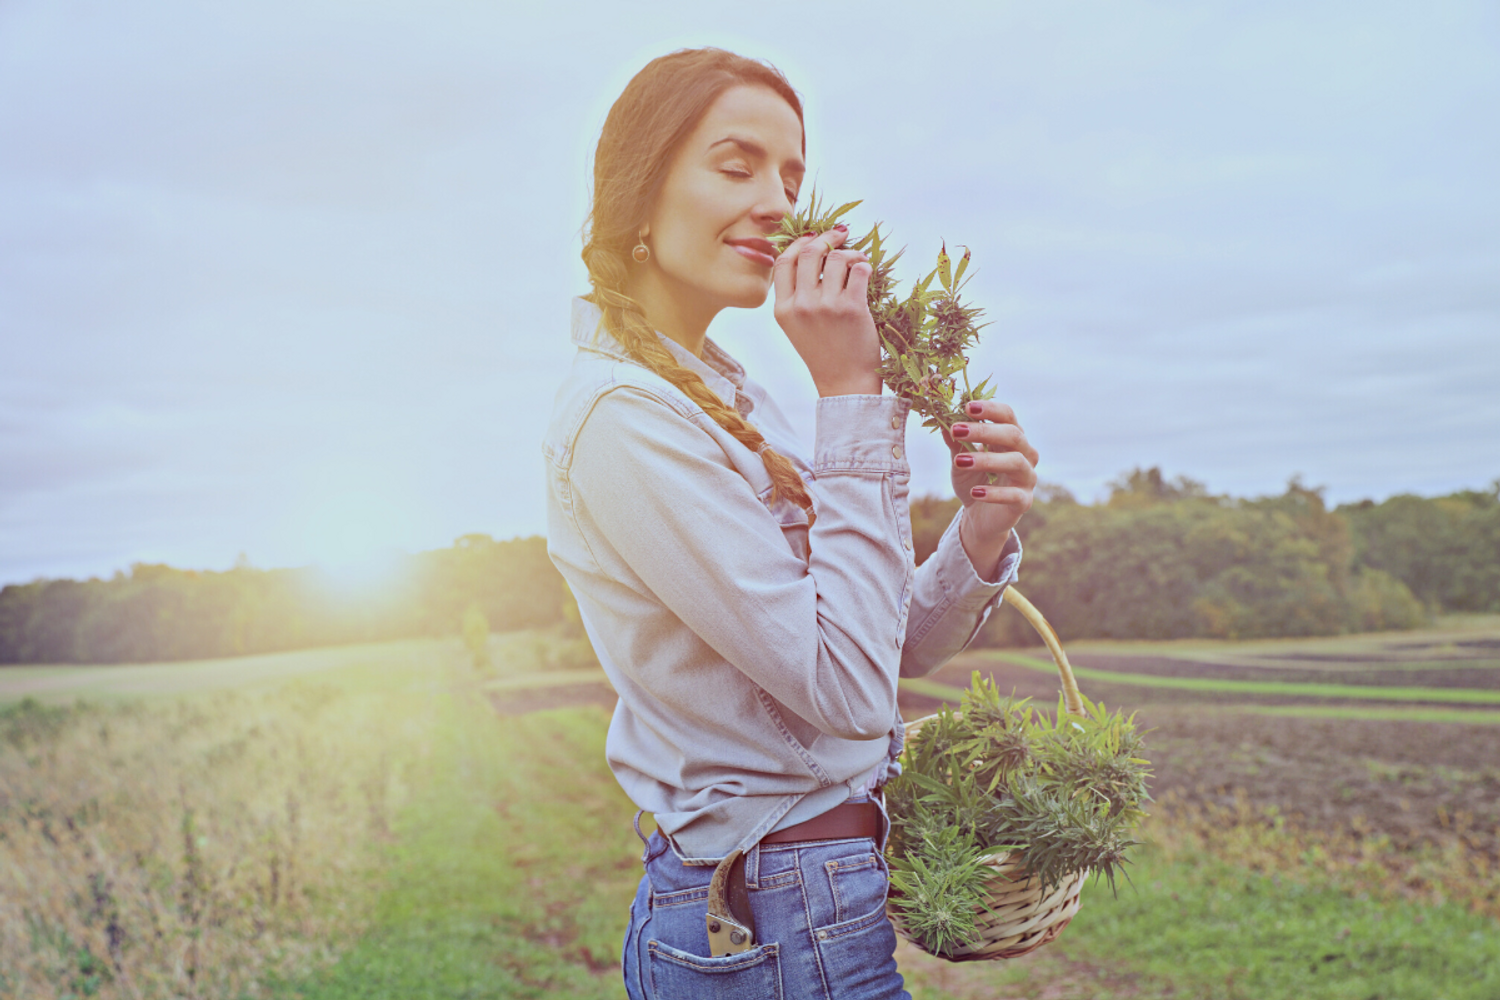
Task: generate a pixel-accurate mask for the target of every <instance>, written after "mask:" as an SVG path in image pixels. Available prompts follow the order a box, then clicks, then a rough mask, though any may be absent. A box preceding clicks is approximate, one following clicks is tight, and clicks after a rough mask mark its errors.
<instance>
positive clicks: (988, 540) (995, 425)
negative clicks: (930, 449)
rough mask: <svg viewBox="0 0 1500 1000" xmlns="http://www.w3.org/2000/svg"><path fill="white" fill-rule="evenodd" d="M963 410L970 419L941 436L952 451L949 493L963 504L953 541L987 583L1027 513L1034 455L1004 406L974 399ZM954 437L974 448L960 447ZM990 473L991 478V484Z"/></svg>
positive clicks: (1034, 452) (1032, 485)
mask: <svg viewBox="0 0 1500 1000" xmlns="http://www.w3.org/2000/svg"><path fill="white" fill-rule="evenodd" d="M968 411H969V417H970V419H969V420H967V421H965V422H963V423H958V424H954V425H953V432H952V435H951V436H950V435H949V434H948V433H947V432H944V433H943V441H944V442H945V443H946V444H947V445H948V449H949V451H951V452H952V453H953V492H954V493H955V494H957V495H958V498H959V500H961V501H962V502H963V505H964V513H963V521H962V522H960V524H959V539H960V541H962V542H963V547H964V551H965V552H967V553H968V555H969V560H970V561H971V562H972V563H973V564H974V567H975V570H976V571H977V572H979V574H980V575H981V576H982V577H984V578H985V579H989V578H990V577H991V575H992V573H990V572H988V570H993V569H994V568H995V565H996V564H997V563H998V562H999V559H1000V550H1001V549H1003V548H1004V547H1005V542H1006V540H1007V539H1008V538H1009V537H1010V530H1011V529H1012V528H1014V527H1015V526H1016V522H1018V521H1020V520H1021V515H1022V514H1025V513H1026V512H1027V511H1028V510H1030V509H1031V491H1032V490H1033V489H1034V488H1035V487H1036V465H1037V462H1038V461H1039V460H1040V457H1039V456H1038V455H1037V451H1036V449H1035V448H1033V447H1032V446H1031V443H1030V442H1029V441H1027V440H1026V432H1025V431H1023V430H1022V429H1021V425H1020V424H1018V423H1016V414H1015V411H1014V410H1012V409H1011V408H1010V407H1009V406H1006V405H1005V404H1004V403H997V402H995V401H994V400H992V399H986V400H975V401H973V402H971V403H969V405H968ZM955 438H957V439H958V441H966V442H968V443H970V444H973V445H977V446H978V450H975V451H968V450H964V449H961V448H960V446H959V444H958V442H957V441H955V440H954V439H955ZM992 472H993V473H996V474H997V476H996V481H995V482H994V483H993V484H992V483H990V481H989V474H990V473H992Z"/></svg>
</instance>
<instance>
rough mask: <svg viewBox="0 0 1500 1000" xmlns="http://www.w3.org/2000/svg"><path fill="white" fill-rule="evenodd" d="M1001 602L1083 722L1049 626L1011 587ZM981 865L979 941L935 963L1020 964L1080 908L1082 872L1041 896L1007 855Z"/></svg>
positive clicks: (912, 728) (891, 910)
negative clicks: (983, 891) (1033, 634)
mask: <svg viewBox="0 0 1500 1000" xmlns="http://www.w3.org/2000/svg"><path fill="white" fill-rule="evenodd" d="M1004 600H1005V601H1006V602H1007V603H1009V604H1011V605H1012V606H1014V607H1015V609H1016V610H1017V611H1019V612H1021V614H1022V615H1023V616H1024V617H1025V618H1026V620H1027V621H1028V622H1030V623H1031V627H1032V628H1034V629H1036V631H1037V633H1038V634H1039V635H1040V636H1041V637H1042V641H1043V642H1045V643H1046V644H1047V649H1048V650H1049V651H1050V652H1051V653H1052V659H1053V661H1054V662H1056V664H1057V673H1058V676H1059V677H1060V678H1061V680H1062V690H1063V703H1064V704H1065V705H1066V706H1067V710H1068V712H1069V714H1071V715H1078V716H1082V715H1083V714H1084V712H1083V702H1082V701H1081V700H1080V697H1079V692H1078V682H1077V681H1076V680H1074V679H1073V668H1072V667H1070V666H1069V665H1068V656H1067V654H1066V653H1064V652H1063V648H1062V643H1060V642H1059V641H1058V639H1057V633H1056V632H1054V631H1052V626H1050V625H1048V624H1047V620H1046V619H1045V618H1043V617H1042V614H1041V612H1040V611H1038V610H1037V609H1036V608H1035V607H1034V606H1033V605H1032V603H1031V602H1030V601H1028V600H1027V599H1026V598H1025V597H1022V596H1021V594H1020V592H1019V591H1017V590H1016V588H1015V587H1006V588H1005V592H1004ZM931 718H935V716H931V715H929V716H927V717H926V718H922V719H917V720H916V721H915V722H909V723H907V724H906V733H907V736H908V737H910V736H911V735H912V734H913V733H915V732H916V731H917V730H918V729H920V728H921V727H922V724H923V723H924V722H926V721H927V719H931ZM985 861H986V863H987V864H989V866H990V867H991V868H992V869H993V876H992V877H991V878H990V880H989V886H988V899H987V902H988V909H987V910H985V909H981V910H979V911H978V919H977V921H976V924H977V926H978V928H979V934H980V937H979V940H977V941H976V942H975V943H974V944H972V945H968V946H961V947H958V948H955V949H954V950H953V951H951V952H948V953H946V954H940V955H939V956H938V957H939V958H945V959H947V960H948V961H950V962H977V961H985V960H992V959H1001V958H1019V957H1020V956H1022V955H1025V954H1027V953H1028V952H1032V951H1035V950H1036V949H1038V948H1040V947H1041V946H1042V945H1044V944H1047V943H1048V942H1049V941H1054V940H1056V939H1057V936H1058V935H1059V934H1061V933H1062V932H1063V928H1065V927H1067V926H1068V922H1069V921H1070V920H1072V919H1073V915H1074V914H1076V913H1077V912H1078V907H1079V905H1080V904H1081V900H1080V898H1079V892H1080V890H1082V888H1083V880H1084V879H1085V878H1086V877H1087V876H1088V872H1087V871H1081V872H1075V873H1074V874H1072V875H1069V876H1068V877H1066V878H1064V879H1063V880H1062V882H1061V883H1060V884H1058V885H1053V886H1050V887H1049V888H1048V891H1047V892H1046V893H1043V892H1042V888H1041V883H1040V881H1039V880H1038V879H1034V878H1031V877H1030V876H1029V875H1027V873H1026V872H1025V871H1024V870H1023V869H1022V867H1021V864H1020V862H1019V860H1018V859H1016V857H1015V856H1014V855H1013V854H1012V853H1011V852H1009V851H1005V852H1001V853H999V854H992V855H990V856H989V857H988V858H986V859H985ZM891 892H892V896H894V895H895V890H894V889H892V890H891ZM886 912H887V913H888V914H889V915H890V918H891V923H892V924H894V925H895V927H896V930H897V932H898V933H900V934H901V936H902V937H904V938H906V939H907V940H908V941H910V942H911V943H912V944H914V945H916V946H917V947H918V948H920V949H921V950H923V951H926V950H927V949H925V948H922V945H921V943H920V942H918V941H917V940H916V938H914V937H913V936H912V935H911V934H910V933H909V932H908V931H907V929H906V927H905V925H904V923H903V922H902V919H901V914H900V913H899V912H897V910H896V908H895V906H894V900H887V902H886Z"/></svg>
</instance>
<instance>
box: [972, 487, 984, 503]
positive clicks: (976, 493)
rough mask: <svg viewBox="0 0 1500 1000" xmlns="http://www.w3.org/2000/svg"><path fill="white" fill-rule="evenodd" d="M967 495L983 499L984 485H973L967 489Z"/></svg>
mask: <svg viewBox="0 0 1500 1000" xmlns="http://www.w3.org/2000/svg"><path fill="white" fill-rule="evenodd" d="M969 496H971V497H973V498H974V499H975V500H983V499H984V487H983V486H976V487H974V488H973V489H971V490H970V491H969Z"/></svg>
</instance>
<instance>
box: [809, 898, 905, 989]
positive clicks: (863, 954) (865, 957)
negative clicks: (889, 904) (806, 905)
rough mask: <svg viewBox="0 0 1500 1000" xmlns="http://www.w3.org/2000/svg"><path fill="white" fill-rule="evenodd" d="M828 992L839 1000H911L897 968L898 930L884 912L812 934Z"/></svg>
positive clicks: (821, 929) (882, 909)
mask: <svg viewBox="0 0 1500 1000" xmlns="http://www.w3.org/2000/svg"><path fill="white" fill-rule="evenodd" d="M813 937H814V939H815V940H816V941H817V946H818V955H819V957H820V958H821V960H822V966H823V975H824V976H825V977H826V978H827V980H828V990H829V993H830V994H831V995H833V996H836V997H839V998H840V1000H892V998H896V997H901V998H905V1000H911V997H910V994H908V993H907V992H906V991H905V990H904V989H903V988H902V987H903V986H904V985H905V980H904V978H903V977H902V975H901V973H900V971H899V970H898V969H897V968H896V928H895V927H893V926H891V919H890V917H888V916H886V915H885V908H884V906H883V905H882V907H881V909H879V910H875V911H872V912H870V913H866V914H865V915H864V916H862V917H855V918H854V919H853V920H846V921H844V922H843V923H840V924H830V925H829V926H827V927H820V928H818V929H817V931H816V932H814V934H813Z"/></svg>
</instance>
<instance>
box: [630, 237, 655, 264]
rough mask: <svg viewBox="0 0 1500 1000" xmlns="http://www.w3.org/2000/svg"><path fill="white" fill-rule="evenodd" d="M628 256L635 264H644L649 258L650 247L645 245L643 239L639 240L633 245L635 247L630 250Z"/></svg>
mask: <svg viewBox="0 0 1500 1000" xmlns="http://www.w3.org/2000/svg"><path fill="white" fill-rule="evenodd" d="M630 256H631V259H633V260H634V261H635V262H636V263H637V264H644V263H646V261H648V260H650V259H651V248H650V247H648V246H647V245H646V241H645V240H641V241H640V242H639V243H637V244H636V245H635V249H634V250H632V251H630Z"/></svg>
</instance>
